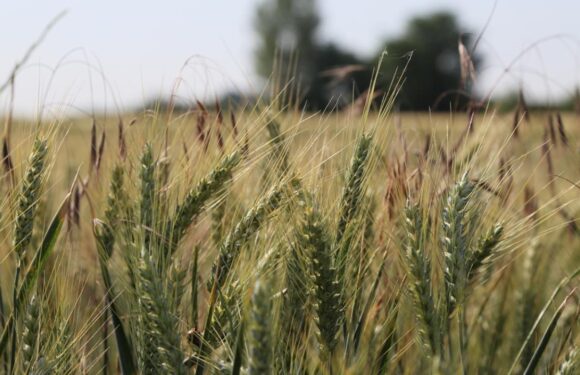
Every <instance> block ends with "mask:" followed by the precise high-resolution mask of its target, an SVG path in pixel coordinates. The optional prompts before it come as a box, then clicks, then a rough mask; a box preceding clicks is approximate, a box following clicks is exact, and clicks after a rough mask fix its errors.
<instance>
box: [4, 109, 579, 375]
mask: <svg viewBox="0 0 580 375" xmlns="http://www.w3.org/2000/svg"><path fill="white" fill-rule="evenodd" d="M222 112H223V111H222V110H221V109H219V108H218V110H217V112H216V113H213V112H212V111H210V110H208V109H206V108H205V107H203V106H202V105H199V106H198V111H197V112H194V113H193V116H191V114H184V115H182V116H177V117H175V116H171V115H167V114H165V113H157V114H147V115H146V116H143V117H142V118H140V119H139V120H137V121H136V122H137V124H135V125H131V126H130V127H128V128H127V127H125V126H124V124H123V122H122V121H121V122H120V123H119V124H116V127H117V129H116V131H117V132H118V136H117V137H116V141H117V142H116V143H117V145H118V148H117V152H113V151H105V145H109V146H110V145H113V144H114V142H112V141H110V140H109V141H108V142H106V141H105V136H104V132H103V135H102V136H101V140H100V141H99V140H98V137H97V131H96V130H97V128H96V127H97V124H96V123H94V124H93V125H92V128H91V131H90V132H85V133H83V134H85V135H89V136H88V137H87V138H90V139H87V141H88V142H86V143H88V144H89V145H90V147H89V148H90V155H89V156H90V157H89V158H88V160H89V163H88V165H84V166H80V165H79V166H80V167H81V169H80V172H76V174H75V175H76V177H74V178H73V179H72V188H67V190H68V191H70V193H69V194H63V193H61V190H62V189H61V190H59V189H57V186H58V182H59V180H60V179H62V180H66V178H65V177H63V175H66V172H65V173H63V171H62V170H61V171H59V168H61V169H66V168H64V167H60V166H59V159H58V157H55V155H57V154H58V153H59V152H61V151H62V149H63V148H62V147H63V146H59V145H58V143H59V142H58V141H59V138H58V137H59V136H60V135H59V133H58V132H57V131H54V132H52V133H51V134H50V135H46V136H43V135H42V134H41V133H40V134H35V135H34V136H32V139H27V140H26V141H23V142H22V144H21V146H19V153H20V154H24V153H25V151H23V150H27V151H26V152H28V150H30V156H29V157H28V158H27V159H25V158H20V157H18V154H19V153H18V152H16V151H17V150H14V153H13V155H12V157H11V160H10V164H11V165H12V166H11V168H10V169H9V170H8V169H7V170H6V171H7V174H6V176H4V177H5V180H6V181H9V178H10V183H9V184H8V183H7V184H4V185H3V186H2V189H3V191H4V192H6V194H4V195H3V197H2V207H3V210H2V213H1V215H2V216H1V217H0V220H1V223H2V225H1V226H0V230H1V233H2V238H3V239H2V241H1V242H0V249H1V256H2V258H1V259H2V261H1V263H0V269H1V270H2V272H1V274H0V277H1V280H2V283H1V288H0V291H1V294H0V298H1V301H0V307H1V309H0V328H1V333H2V336H1V340H0V361H1V363H2V365H1V366H0V373H6V374H16V373H30V374H68V373H71V374H72V373H98V374H101V373H102V374H111V373H123V374H137V373H142V374H186V373H195V374H198V375H201V374H203V373H207V374H215V373H219V374H224V373H228V374H229V373H231V374H241V373H249V374H271V373H272V374H273V373H276V374H342V373H352V374H369V373H370V374H388V373H442V374H455V373H468V374H471V373H479V374H493V373H513V374H519V373H528V374H530V373H534V372H539V373H560V374H573V373H576V372H577V371H578V361H579V355H578V354H577V353H578V349H577V347H578V340H579V335H578V323H577V322H578V312H579V304H578V292H577V291H576V289H575V286H576V285H577V280H578V274H579V271H578V266H579V260H580V259H579V258H578V252H577V251H574V249H576V250H577V248H578V246H579V244H580V241H579V239H578V233H577V230H576V231H575V230H574V229H573V228H574V225H575V220H574V212H577V210H578V209H579V207H578V201H577V197H578V196H579V195H578V190H577V189H576V188H575V187H574V186H573V184H572V185H571V186H569V189H564V186H566V185H565V184H564V183H563V182H562V181H559V182H554V176H555V175H556V174H560V173H561V171H560V170H558V166H557V161H553V160H552V159H555V160H559V158H558V155H559V154H558V153H561V154H563V155H566V157H567V158H575V160H576V161H578V157H577V155H574V153H573V151H570V150H574V149H573V147H575V146H577V145H576V144H575V142H576V140H577V137H575V135H576V134H575V133H572V132H570V133H569V134H568V135H567V137H566V142H565V143H564V142H563V141H561V142H560V141H559V142H558V144H559V145H560V146H559V148H554V147H548V146H550V144H549V142H550V138H548V139H547V140H545V139H544V138H541V137H540V139H539V143H538V144H537V145H536V147H535V148H534V147H532V148H527V150H526V151H523V152H521V151H520V149H521V148H522V147H521V146H519V145H518V144H513V142H518V139H519V140H521V139H523V138H525V137H526V130H525V128H522V129H520V132H519V134H518V138H517V139H515V140H514V139H512V138H510V137H509V135H508V136H505V135H502V134H492V133H493V128H492V126H491V125H489V126H484V121H483V122H482V124H481V125H480V126H478V128H477V129H475V130H473V129H472V128H473V124H472V123H470V125H469V129H470V130H469V132H466V133H464V134H463V135H461V134H459V135H457V134H456V135H454V137H455V138H454V139H453V140H452V141H449V140H445V138H441V137H439V136H438V135H437V134H436V133H434V132H433V133H428V138H427V139H426V141H425V144H424V145H420V146H418V147H417V144H419V143H420V142H419V139H420V136H416V134H415V135H413V134H412V132H411V131H405V130H403V127H402V126H399V127H396V129H395V128H394V127H393V126H391V125H390V120H389V118H388V117H386V116H385V113H384V112H380V113H379V114H378V115H373V114H369V113H366V114H364V115H363V116H362V117H360V118H359V117H346V116H345V118H341V119H338V118H337V117H335V116H332V115H316V116H312V118H309V119H305V117H304V116H300V114H295V113H291V112H290V113H289V112H281V113H277V112H275V111H274V110H273V109H272V108H268V109H264V110H260V111H254V112H252V113H250V112H251V111H247V112H246V113H240V114H238V117H239V118H236V116H234V115H233V114H232V115H231V116H230V120H229V122H228V121H226V120H225V119H224V118H225V116H224V115H223V113H222ZM147 116H149V117H147ZM488 120H489V121H488V123H489V124H494V123H496V122H495V121H498V123H499V122H500V121H499V120H497V119H494V118H492V117H491V116H490V118H489V119H488ZM140 121H141V122H143V123H142V124H139V122H140ZM560 121H561V120H560ZM192 124H193V126H192ZM507 129H508V130H510V127H509V125H508V126H507ZM530 129H532V127H530ZM106 130H107V131H108V132H109V133H111V132H112V131H113V130H112V129H110V128H108V127H107V128H106ZM471 132H473V133H471ZM530 132H531V130H530ZM545 134H547V136H546V137H550V131H549V128H548V130H547V131H546V133H545ZM554 134H558V133H556V132H554ZM560 134H561V132H560ZM393 135H394V136H393ZM63 137H64V136H63ZM413 137H414V138H413ZM530 137H532V136H531V135H530ZM555 137H557V136H555ZM125 138H128V139H125ZM560 138H561V139H563V138H562V137H561V136H560ZM560 138H559V139H560ZM109 139H111V137H109ZM185 139H191V142H187V141H184V140H185ZM536 140H537V137H536ZM29 144H30V148H29V147H28V145H29ZM530 144H532V142H531V141H530ZM546 144H548V146H545V145H546ZM498 145H500V146H498ZM498 147H499V150H498ZM109 148H111V149H113V148H112V147H109ZM530 149H531V150H532V151H529V150H530ZM415 151H416V152H415ZM57 156H58V155H57ZM534 157H537V158H536V159H534ZM21 159H22V160H21ZM530 159H532V160H531V161H530ZM55 160H56V161H55ZM547 160H550V163H551V164H548V162H547ZM568 162H570V161H568ZM530 163H531V165H532V167H537V168H535V169H537V170H538V171H539V173H538V176H539V177H538V176H537V177H535V178H536V180H532V179H531V178H527V177H525V176H527V174H528V171H529V170H530V168H529V166H530ZM544 164H546V165H549V166H550V167H549V170H548V173H547V174H546V173H544V168H543V167H542V166H543V165H544ZM576 164H577V163H576ZM79 166H76V165H75V166H74V167H73V170H75V171H76V170H78V167H79ZM67 167H68V168H70V165H69V166H67ZM532 169H533V168H532ZM566 171H567V170H564V171H563V172H562V173H564V172H566ZM540 172H541V173H540ZM576 173H577V172H576ZM51 175H56V176H59V177H58V178H55V177H51ZM11 176H12V177H11ZM546 176H548V177H550V179H549V180H545V177H546ZM564 177H567V178H568V179H570V180H571V181H572V182H573V181H574V180H576V179H577V178H578V175H577V174H576V175H573V174H572V175H569V174H568V175H566V176H564ZM542 181H544V182H545V187H544V188H540V189H538V192H536V191H535V190H533V187H532V186H534V184H535V185H536V186H537V184H538V183H539V182H542ZM67 184H68V181H67ZM574 197H575V198H576V200H575V199H574ZM522 198H523V202H522ZM59 202H62V203H59ZM518 207H523V209H521V210H519V209H518V210H516V208H518ZM51 215H52V217H51Z"/></svg>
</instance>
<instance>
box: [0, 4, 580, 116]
mask: <svg viewBox="0 0 580 375" xmlns="http://www.w3.org/2000/svg"><path fill="white" fill-rule="evenodd" d="M262 1H264V0H227V1H226V0H204V1H202V0H179V1H178V0H165V1H149V0H140V1H137V0H122V1H119V0H117V1H113V0H100V1H87V0H50V1H39V0H37V1H31V0H19V1H2V2H1V3H0V4H2V5H1V11H0V48H1V50H0V51H1V52H0V56H1V58H0V81H1V82H2V83H3V82H4V80H5V79H6V78H7V76H8V74H9V72H10V71H11V69H12V68H13V66H14V64H15V63H16V62H17V61H18V59H20V58H21V57H22V55H23V54H24V53H25V51H26V49H27V48H28V47H29V46H30V44H31V43H32V42H33V41H34V40H35V39H36V38H37V36H38V35H39V33H40V32H41V31H42V29H43V28H44V26H45V25H46V24H47V23H48V21H49V20H50V19H51V18H53V17H54V16H55V15H56V14H58V13H59V12H61V11H63V10H67V11H68V13H67V15H66V16H65V17H64V18H63V19H62V20H61V21H60V22H59V23H58V24H57V25H56V27H55V28H54V29H53V30H52V31H51V32H50V34H49V35H48V37H47V39H46V40H45V41H44V43H43V44H42V45H41V46H40V47H39V48H38V49H37V50H36V51H35V53H34V54H33V55H32V57H31V59H30V60H29V62H28V64H27V65H26V67H25V68H24V69H23V70H22V71H21V73H20V74H19V75H18V77H17V80H16V82H17V84H16V92H15V93H16V100H15V103H16V110H17V111H18V112H19V113H32V112H34V111H37V110H38V109H39V108H40V107H41V105H42V104H45V108H49V109H50V110H51V111H60V109H61V108H62V105H66V106H68V107H69V108H80V109H83V110H86V111H89V112H90V111H91V109H92V108H97V109H107V111H115V110H116V108H120V109H121V110H124V109H128V108H131V107H132V106H134V105H136V104H139V103H142V102H143V101H144V100H146V99H149V98H152V97H156V96H159V95H167V94H168V93H169V92H170V91H171V88H172V87H173V85H174V83H175V79H176V78H177V77H182V78H183V84H182V86H181V90H180V91H179V94H180V95H183V96H185V97H187V98H193V97H200V98H203V97H208V96H209V97H213V95H215V94H216V93H219V92H223V91H224V90H228V89H232V90H239V91H248V90H255V91H257V90H259V89H260V88H261V86H260V81H259V80H258V79H257V78H256V75H255V73H254V69H253V51H254V50H255V47H256V35H255V34H254V31H253V28H252V22H253V16H254V11H255V8H256V6H257V4H258V3H260V2H262ZM493 3H494V1H493V0H477V1H466V0H464V1H459V0H456V1H450V0H400V1H399V0H391V1H387V0H357V1H353V0H319V1H318V6H319V10H320V15H321V19H322V20H321V21H322V22H321V27H320V38H321V39H323V40H332V41H335V42H336V43H338V44H340V45H342V46H343V47H345V48H348V49H350V50H352V51H354V52H356V53H358V54H360V55H361V56H370V55H372V54H374V53H376V51H377V50H378V49H379V48H380V46H381V44H382V42H383V41H384V40H385V39H386V38H389V37H393V36H396V35H398V34H400V33H401V32H402V31H403V29H404V26H405V24H406V22H407V21H408V20H409V18H411V17H412V16H413V15H416V14H426V13H429V12H431V11H433V10H452V11H454V12H455V13H456V14H457V15H458V16H459V19H460V22H461V23H462V25H464V26H465V27H467V28H469V29H471V30H475V31H478V30H480V29H481V28H482V27H483V26H484V24H485V22H486V20H487V18H488V16H489V15H490V13H491V11H492V9H493ZM579 14H580V1H577V0H550V1H548V0H498V2H497V7H496V10H495V13H494V15H493V17H492V19H491V23H490V25H489V27H488V29H487V31H486V33H485V35H484V38H483V41H482V43H481V52H482V53H483V54H484V56H485V58H486V61H485V65H484V67H483V71H482V73H481V74H480V76H479V77H478V80H479V83H478V85H479V90H480V91H481V92H487V91H488V90H490V89H492V88H495V87H497V90H499V91H498V92H499V93H501V92H505V91H506V90H509V89H513V88H518V87H519V86H520V85H523V87H524V89H525V91H526V93H527V94H528V96H533V97H535V98H537V99H542V100H557V99H559V98H561V97H564V96H567V95H570V94H571V93H572V92H573V90H574V88H575V86H576V85H578V84H580V23H579V22H578V15H579ZM540 41H543V42H540ZM536 42H538V44H537V45H536V46H535V47H534V48H531V49H528V50H527V51H528V52H527V53H525V54H524V55H523V57H522V58H521V59H519V60H518V62H517V63H516V64H515V65H513V66H511V69H510V71H509V72H507V73H506V72H505V68H506V67H507V66H509V64H510V62H511V61H512V60H513V59H514V58H515V57H517V56H518V55H519V54H520V53H522V52H524V51H526V48H528V47H529V46H530V45H532V44H533V43H536ZM188 59H189V60H188ZM186 61H189V62H188V64H187V66H186V67H185V68H184V69H183V66H184V63H185V62H186ZM57 66H59V69H58V70H57V72H56V74H55V75H54V77H53V79H52V80H51V79H50V78H51V76H52V75H53V74H52V70H51V69H54V68H56V67H57ZM103 77H104V78H103ZM104 79H106V81H107V83H106V84H105V83H104ZM0 84H1V83H0ZM7 106H8V97H7V95H6V93H4V94H2V95H0V112H4V111H5V110H6V108H7Z"/></svg>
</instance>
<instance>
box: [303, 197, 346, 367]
mask: <svg viewBox="0 0 580 375" xmlns="http://www.w3.org/2000/svg"><path fill="white" fill-rule="evenodd" d="M296 238H297V243H298V244H299V245H300V247H301V248H302V249H304V251H305V252H306V253H307V254H308V256H309V258H310V264H311V277H312V285H313V286H314V292H313V295H314V297H315V300H316V303H315V306H314V309H315V311H316V317H315V321H316V325H317V327H318V336H317V337H318V340H319V343H320V349H321V357H322V358H323V360H328V359H330V358H331V357H332V354H333V353H334V350H335V348H336V345H337V343H338V333H339V331H340V327H341V325H342V322H343V315H344V311H343V308H342V307H343V303H342V302H343V301H342V296H341V293H340V291H341V288H340V285H339V281H338V277H337V276H338V275H337V271H336V268H335V266H334V263H333V257H332V243H331V239H330V234H329V233H328V229H327V226H326V224H325V223H324V221H323V219H322V216H321V215H320V213H319V212H318V211H317V209H316V208H315V207H314V206H313V205H312V203H307V205H306V207H304V211H303V213H302V218H301V222H300V225H299V228H298V229H297V231H296Z"/></svg>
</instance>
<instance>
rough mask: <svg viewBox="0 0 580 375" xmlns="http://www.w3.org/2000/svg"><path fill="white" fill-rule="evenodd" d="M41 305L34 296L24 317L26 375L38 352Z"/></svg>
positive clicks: (23, 347)
mask: <svg viewBox="0 0 580 375" xmlns="http://www.w3.org/2000/svg"><path fill="white" fill-rule="evenodd" d="M39 317H40V303H39V301H38V298H37V297H36V296H34V295H33V296H32V298H31V299H30V303H29V304H28V308H27V309H26V315H25V316H24V322H23V326H24V331H23V333H22V354H23V368H24V371H25V372H26V373H28V371H29V370H30V369H31V366H32V364H33V361H34V359H35V354H36V352H37V349H36V347H37V339H38V337H39V326H40V324H39Z"/></svg>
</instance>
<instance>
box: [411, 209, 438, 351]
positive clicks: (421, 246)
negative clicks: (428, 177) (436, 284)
mask: <svg viewBox="0 0 580 375" xmlns="http://www.w3.org/2000/svg"><path fill="white" fill-rule="evenodd" d="M421 215H422V214H421V211H420V208H419V206H418V205H415V204H412V203H411V202H409V201H407V204H406V205H405V210H404V222H403V225H404V240H403V251H402V253H403V260H404V262H405V266H406V269H407V273H408V275H409V279H410V285H411V287H410V288H411V295H412V298H413V305H414V307H415V316H416V319H417V322H418V323H419V328H418V331H419V338H420V340H421V342H422V343H423V344H424V345H425V346H427V347H428V348H429V350H430V352H431V353H432V354H436V355H437V354H439V350H440V349H439V347H440V338H439V337H438V323H437V322H438V318H437V314H436V308H435V305H434V302H433V291H432V288H433V285H432V281H431V262H430V260H429V257H428V255H427V254H426V252H425V242H426V237H427V236H428V233H429V228H428V225H427V226H426V225H425V224H424V223H423V217H422V216H421Z"/></svg>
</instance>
